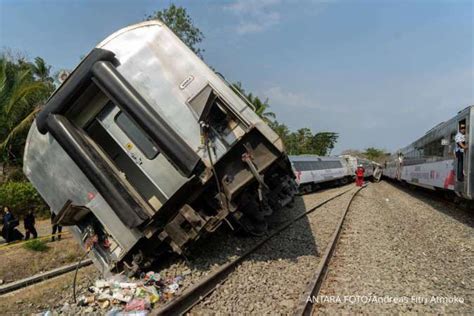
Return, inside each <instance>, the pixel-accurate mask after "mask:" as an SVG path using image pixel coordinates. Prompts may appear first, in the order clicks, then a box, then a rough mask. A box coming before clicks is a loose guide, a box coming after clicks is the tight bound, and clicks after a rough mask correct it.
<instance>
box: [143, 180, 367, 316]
mask: <svg viewBox="0 0 474 316" xmlns="http://www.w3.org/2000/svg"><path fill="white" fill-rule="evenodd" d="M351 191H352V196H351V197H350V200H349V203H347V205H346V207H345V210H344V211H343V213H342V216H341V218H340V220H339V222H338V225H337V228H336V231H335V232H334V234H333V235H332V238H331V241H330V244H329V246H327V249H326V251H325V252H324V255H323V257H322V260H321V263H320V267H318V269H317V272H316V274H315V276H314V279H313V280H312V281H311V282H310V283H309V287H308V288H307V289H306V290H305V293H304V294H303V295H302V299H301V303H300V305H299V308H298V309H297V314H299V315H308V314H310V313H311V309H312V305H311V304H308V302H307V301H308V300H307V299H306V298H307V297H308V296H312V295H317V291H319V288H320V285H321V283H322V280H323V279H324V276H325V272H326V271H327V265H328V263H329V260H330V257H331V255H332V253H333V251H334V248H335V245H336V243H337V239H338V237H339V233H340V231H341V229H342V225H343V222H344V218H345V216H346V214H347V211H348V210H349V207H350V204H351V202H352V200H353V199H354V197H355V195H356V194H357V193H358V192H359V191H360V188H359V189H353V188H351V189H348V190H345V191H343V192H341V193H338V194H335V195H334V196H331V197H329V198H328V199H326V200H324V201H322V202H319V203H317V204H316V205H314V206H312V207H311V208H309V209H308V210H307V211H305V212H302V213H301V214H299V215H298V216H296V217H295V218H293V219H292V220H290V221H288V222H287V223H285V224H283V225H281V226H280V227H279V228H277V229H276V230H274V231H273V232H272V233H271V234H270V235H268V236H267V237H266V238H264V239H263V240H261V241H259V242H257V243H256V244H255V245H254V246H253V247H251V248H250V249H249V250H248V251H246V252H245V253H244V254H242V255H241V256H239V257H238V258H236V259H234V260H233V261H231V262H229V263H226V264H224V265H222V266H221V267H220V268H219V269H218V270H217V271H215V272H214V273H212V274H211V275H209V276H207V277H206V278H204V279H202V280H201V281H199V282H197V283H196V284H195V285H194V286H192V287H190V288H188V289H187V290H186V291H185V292H183V293H182V294H181V295H180V296H178V297H176V298H175V299H174V300H173V301H171V302H169V303H168V304H166V305H164V306H162V307H161V308H160V309H157V310H155V311H153V312H152V315H168V314H172V315H175V314H180V315H181V314H185V313H186V312H188V311H190V310H191V309H192V308H193V307H195V306H196V305H198V304H199V303H200V302H202V301H203V300H204V299H205V298H206V297H208V296H209V295H210V294H211V293H213V292H214V291H215V290H216V289H218V288H219V287H220V286H221V285H222V284H223V283H224V282H225V281H226V280H227V279H228V278H229V276H230V275H231V274H232V273H233V272H234V271H235V270H236V269H237V268H238V266H239V265H240V264H241V263H242V262H243V261H244V260H245V259H247V258H248V257H249V256H250V255H252V254H254V253H255V252H256V251H257V250H258V249H260V248H261V247H262V246H263V245H264V244H266V243H267V242H269V241H270V240H271V239H273V238H274V237H275V236H277V235H279V234H281V233H282V232H284V231H285V230H287V229H288V228H290V227H291V226H292V225H293V224H295V223H296V222H297V221H299V220H300V219H302V218H304V217H306V216H307V215H309V214H310V213H312V212H314V211H315V210H317V209H319V208H321V207H322V206H323V205H325V204H327V203H329V202H330V201H333V200H335V199H337V198H339V197H341V196H342V195H345V194H346V193H349V192H351Z"/></svg>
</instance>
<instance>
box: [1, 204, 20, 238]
mask: <svg viewBox="0 0 474 316" xmlns="http://www.w3.org/2000/svg"><path fill="white" fill-rule="evenodd" d="M16 226H18V220H17V219H16V218H15V217H14V216H13V214H12V213H11V212H10V208H9V207H8V206H4V207H3V227H2V237H3V238H4V239H5V240H6V242H12V241H15V240H22V239H23V234H22V233H20V232H19V231H18V230H17V229H15V227H16Z"/></svg>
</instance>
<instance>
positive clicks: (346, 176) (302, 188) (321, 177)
mask: <svg viewBox="0 0 474 316" xmlns="http://www.w3.org/2000/svg"><path fill="white" fill-rule="evenodd" d="M289 158H290V162H291V166H292V167H293V170H294V172H295V175H296V183H297V184H298V190H299V192H300V193H308V192H312V191H314V190H315V189H318V188H319V187H321V186H322V185H324V184H336V185H338V184H346V183H349V182H352V181H353V180H354V176H355V171H356V169H357V166H359V165H362V166H363V167H364V169H365V173H364V175H365V177H366V178H371V177H372V176H373V175H374V170H375V169H376V167H377V165H376V163H375V162H373V161H370V160H368V159H365V158H359V157H354V156H350V155H343V156H340V157H322V156H314V155H300V156H289Z"/></svg>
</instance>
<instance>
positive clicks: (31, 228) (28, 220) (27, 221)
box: [23, 209, 38, 240]
mask: <svg viewBox="0 0 474 316" xmlns="http://www.w3.org/2000/svg"><path fill="white" fill-rule="evenodd" d="M23 223H24V226H25V240H28V239H30V234H32V235H33V238H37V237H38V233H37V232H36V228H35V223H36V220H35V213H34V212H33V210H31V209H30V210H29V211H28V214H26V216H25V218H24V219H23Z"/></svg>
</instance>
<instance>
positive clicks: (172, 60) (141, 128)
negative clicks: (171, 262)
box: [24, 21, 296, 273]
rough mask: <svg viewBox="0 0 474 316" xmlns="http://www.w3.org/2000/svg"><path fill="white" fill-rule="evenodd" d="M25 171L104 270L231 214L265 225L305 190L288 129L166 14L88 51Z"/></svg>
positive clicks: (149, 255)
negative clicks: (265, 116)
mask: <svg viewBox="0 0 474 316" xmlns="http://www.w3.org/2000/svg"><path fill="white" fill-rule="evenodd" d="M24 172H25V174H26V175H27V177H28V178H29V179H30V181H31V182H32V183H33V185H34V186H35V187H36V188H37V189H38V191H39V192H40V194H41V196H42V197H43V198H44V199H45V201H46V202H47V204H48V205H49V206H50V208H51V211H52V212H53V213H55V214H56V219H57V221H58V222H59V223H61V224H63V225H69V226H71V230H72V232H73V234H74V236H75V238H76V239H77V240H78V241H79V242H80V243H81V245H82V246H84V247H89V246H91V245H92V246H93V247H92V255H91V257H92V258H93V260H94V261H95V263H96V265H97V266H98V267H100V268H101V269H102V270H103V272H104V273H105V272H108V271H123V270H126V271H128V272H136V271H138V270H139V269H141V268H143V267H146V266H149V265H150V263H152V262H153V260H154V259H156V256H157V254H158V253H161V252H162V251H164V250H165V251H166V250H169V249H171V250H173V251H174V252H176V253H179V254H181V253H183V251H185V250H186V249H187V248H188V246H189V245H191V244H192V243H193V242H194V241H196V240H197V239H198V238H200V236H202V235H203V234H206V233H211V232H213V231H215V230H216V228H217V227H219V226H220V225H221V224H222V223H223V222H226V223H227V224H229V226H231V227H232V228H233V229H236V227H241V228H244V229H245V230H247V231H249V232H251V233H257V234H258V233H262V232H264V231H265V227H266V217H267V216H269V215H270V214H271V213H272V212H273V211H275V210H278V209H281V208H282V207H283V206H285V205H287V204H289V203H290V202H291V201H292V200H293V196H294V194H295V193H296V184H295V182H294V175H293V173H292V170H291V166H290V163H289V161H288V158H287V156H286V154H285V151H284V146H283V143H282V140H281V139H280V137H279V136H278V135H277V134H276V133H275V132H274V131H273V130H272V129H271V128H269V127H268V125H267V124H265V123H264V122H263V121H262V120H261V119H260V118H259V117H258V115H257V114H256V113H255V112H254V110H253V109H252V107H251V104H249V103H247V102H246V101H245V100H244V98H242V96H241V95H238V94H236V92H235V91H233V90H232V89H231V87H230V86H229V85H228V84H227V83H226V82H225V81H224V80H223V79H222V78H221V77H220V76H218V75H216V74H215V73H214V72H213V71H212V70H211V69H210V68H209V67H208V66H207V65H206V64H205V63H204V62H203V61H202V60H201V59H200V58H199V57H197V56H196V55H195V54H194V53H193V52H192V51H191V50H190V49H189V48H188V47H187V46H186V45H185V44H184V43H183V42H181V40H179V39H178V37H176V36H175V34H174V33H173V32H172V31H171V30H169V29H168V28H167V27H166V26H165V25H164V24H162V23H161V22H159V21H153V22H144V23H141V24H137V25H133V26H130V27H127V28H124V29H122V30H119V31H118V32H116V33H114V34H112V35H111V36H109V37H108V38H107V39H105V40H104V41H103V42H101V43H100V44H98V46H97V47H96V48H94V49H93V50H92V51H91V52H90V53H89V54H88V55H87V56H86V57H85V58H84V59H83V60H82V62H81V63H80V64H79V65H78V67H77V68H76V69H75V70H74V71H73V72H72V74H71V75H70V76H69V77H68V79H67V80H66V81H65V82H64V83H63V84H62V85H61V86H60V87H59V88H58V89H57V90H56V91H55V93H54V94H53V95H52V96H51V98H50V99H49V100H48V103H47V104H46V106H45V107H44V108H43V110H42V111H41V112H40V113H39V115H38V116H37V118H36V120H35V122H34V123H33V125H32V127H31V129H30V131H29V134H28V138H27V143H26V147H25V155H24Z"/></svg>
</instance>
